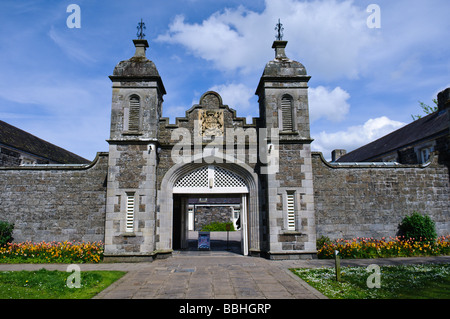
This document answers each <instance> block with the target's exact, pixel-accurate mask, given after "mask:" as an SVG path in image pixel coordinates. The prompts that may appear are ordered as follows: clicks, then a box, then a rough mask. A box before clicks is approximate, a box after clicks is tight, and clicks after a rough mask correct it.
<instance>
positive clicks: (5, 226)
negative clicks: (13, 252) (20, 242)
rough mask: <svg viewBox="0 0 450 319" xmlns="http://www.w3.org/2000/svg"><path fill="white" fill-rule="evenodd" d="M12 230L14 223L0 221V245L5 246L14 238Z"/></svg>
mask: <svg viewBox="0 0 450 319" xmlns="http://www.w3.org/2000/svg"><path fill="white" fill-rule="evenodd" d="M13 230H14V224H11V223H8V222H5V221H0V247H2V246H6V244H8V243H10V242H12V241H13V240H14V238H13V236H12V233H13Z"/></svg>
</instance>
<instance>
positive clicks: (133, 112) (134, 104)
mask: <svg viewBox="0 0 450 319" xmlns="http://www.w3.org/2000/svg"><path fill="white" fill-rule="evenodd" d="M140 109H141V103H140V100H139V96H137V95H133V96H131V97H130V111H129V115H128V116H129V117H128V130H129V131H132V132H136V131H139V117H140Z"/></svg>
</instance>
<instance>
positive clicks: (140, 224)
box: [105, 39, 166, 260]
mask: <svg viewBox="0 0 450 319" xmlns="http://www.w3.org/2000/svg"><path fill="white" fill-rule="evenodd" d="M133 43H134V45H135V47H136V52H135V54H134V56H133V57H132V58H130V59H128V60H125V61H121V62H119V63H118V64H117V66H116V67H115V69H114V72H113V75H112V76H110V79H111V81H112V91H113V92H112V110H111V134H110V139H109V140H108V143H109V166H108V177H107V183H108V187H107V203H106V223H105V225H106V227H105V258H110V259H115V260H117V259H123V258H126V257H131V256H134V258H136V257H143V258H140V259H141V260H142V259H144V260H145V259H146V258H148V259H149V260H151V253H152V252H153V251H154V250H155V227H156V226H155V214H156V212H155V209H156V205H155V201H156V190H155V183H156V176H155V175H156V174H155V172H156V165H157V154H156V152H157V149H158V141H157V136H158V123H159V119H160V117H161V108H162V102H163V95H164V94H165V93H166V91H165V89H164V85H163V83H162V80H161V77H160V76H159V73H158V70H157V69H156V66H155V64H154V63H153V62H152V61H150V60H149V59H147V57H146V49H147V48H148V43H147V40H144V39H139V40H133Z"/></svg>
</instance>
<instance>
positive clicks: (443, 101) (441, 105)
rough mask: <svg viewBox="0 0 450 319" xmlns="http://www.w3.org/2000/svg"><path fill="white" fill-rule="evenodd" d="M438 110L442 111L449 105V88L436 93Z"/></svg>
mask: <svg viewBox="0 0 450 319" xmlns="http://www.w3.org/2000/svg"><path fill="white" fill-rule="evenodd" d="M437 100H438V111H439V112H440V111H443V110H445V109H448V108H449V107H450V88H446V89H445V90H443V91H441V92H439V93H438V96H437Z"/></svg>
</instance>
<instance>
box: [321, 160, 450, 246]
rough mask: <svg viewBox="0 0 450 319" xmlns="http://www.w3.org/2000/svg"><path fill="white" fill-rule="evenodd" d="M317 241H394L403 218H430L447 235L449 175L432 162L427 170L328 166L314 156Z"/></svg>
mask: <svg viewBox="0 0 450 319" xmlns="http://www.w3.org/2000/svg"><path fill="white" fill-rule="evenodd" d="M312 162H313V176H314V195H315V196H314V200H315V212H316V225H317V236H318V238H319V237H320V236H322V235H324V236H328V237H330V238H331V239H337V238H346V239H350V238H353V237H376V238H381V237H383V236H384V237H389V236H396V233H397V226H398V224H399V223H400V221H401V220H402V219H403V217H404V216H406V215H410V214H412V213H413V212H414V211H417V212H419V213H421V214H426V215H428V216H430V218H431V219H432V220H434V221H435V223H436V229H437V233H438V235H447V234H449V232H450V207H449V202H450V198H449V171H448V169H447V168H446V167H445V166H444V165H440V164H439V163H438V157H437V156H432V159H431V163H428V164H425V165H395V166H386V165H384V164H382V163H380V164H379V165H371V164H370V163H359V164H358V165H345V166H344V165H340V166H337V165H332V164H330V163H327V162H326V161H325V160H324V159H323V157H322V154H321V153H313V156H312Z"/></svg>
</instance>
